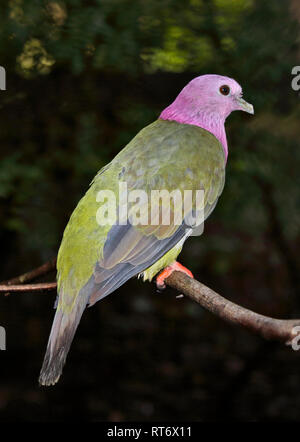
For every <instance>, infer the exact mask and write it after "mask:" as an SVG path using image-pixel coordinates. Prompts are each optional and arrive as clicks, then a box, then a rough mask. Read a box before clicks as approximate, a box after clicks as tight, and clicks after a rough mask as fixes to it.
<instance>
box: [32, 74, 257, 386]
mask: <svg viewBox="0 0 300 442" xmlns="http://www.w3.org/2000/svg"><path fill="white" fill-rule="evenodd" d="M238 110H241V111H245V112H248V113H250V114H253V113H254V110H253V106H252V105H251V104H250V103H248V102H247V101H245V100H244V99H243V92H242V87H241V86H240V85H239V83H238V82H237V81H235V80H234V79H233V78H230V77H227V76H222V75H218V74H205V75H200V76H198V77H196V78H194V79H192V80H191V81H190V82H189V83H188V84H187V85H186V86H185V87H184V88H183V89H182V90H181V91H180V92H179V94H178V95H177V97H176V98H175V100H174V101H173V102H172V103H171V104H170V105H169V106H168V107H166V108H165V109H164V110H163V111H162V112H161V114H160V115H159V117H158V118H157V120H155V121H154V122H152V123H151V124H149V125H148V126H146V127H144V128H143V129H142V130H141V131H140V132H138V133H137V135H136V136H135V137H134V138H133V139H132V140H131V141H130V142H129V143H128V144H127V145H126V146H125V147H124V148H123V150H121V151H120V152H119V153H118V154H117V155H116V156H115V158H114V159H113V160H112V161H111V162H110V163H108V164H107V165H106V166H104V167H103V168H102V169H101V170H100V171H99V172H98V173H97V174H96V176H95V177H94V179H93V181H92V182H91V184H90V186H89V188H88V190H87V192H86V193H85V195H84V196H83V197H82V198H81V200H80V201H79V203H78V205H77V206H76V208H75V210H74V211H73V213H72V215H71V217H70V219H69V222H68V224H67V226H66V228H65V231H64V234H63V238H62V241H61V245H60V248H59V252H58V258H57V287H58V290H57V292H58V296H57V300H56V304H55V307H56V311H55V316H54V320H53V324H52V328H51V332H50V336H49V340H48V345H47V349H46V354H45V357H44V361H43V365H42V368H41V372H40V376H39V384H40V385H54V384H56V382H57V381H58V379H59V378H60V376H61V374H62V370H63V367H64V365H65V362H66V357H67V354H68V352H69V349H70V346H71V343H72V341H73V338H74V335H75V332H76V329H77V327H78V324H79V322H80V319H81V317H82V314H83V312H84V311H85V309H86V307H90V306H92V305H94V304H95V303H96V302H97V301H99V300H101V299H103V298H104V297H105V296H107V295H109V294H110V293H112V292H114V291H115V290H117V289H118V288H119V287H120V286H121V285H123V284H124V283H125V282H126V281H127V280H128V279H130V278H132V277H135V276H142V277H143V279H144V281H146V280H149V281H151V280H152V279H153V278H154V277H155V275H158V276H157V278H156V284H157V287H158V288H160V289H162V288H164V287H165V283H164V281H165V279H166V278H167V277H168V276H169V275H170V274H171V273H172V272H173V271H174V270H177V271H182V272H184V273H186V274H188V275H189V276H191V277H193V275H192V273H191V272H190V271H189V270H188V269H187V268H185V267H184V266H183V265H182V264H180V263H179V262H178V261H177V260H176V259H177V256H178V255H179V253H180V252H181V250H182V247H183V244H184V242H185V241H186V240H187V238H188V237H190V236H192V235H193V232H194V231H195V229H196V228H197V227H195V226H196V223H195V222H194V224H193V222H192V221H191V222H189V216H186V217H185V218H184V219H182V221H181V223H175V221H174V216H173V218H172V217H171V218H172V219H171V221H170V222H169V224H168V223H166V224H165V223H162V219H161V215H162V213H163V210H164V206H163V204H161V205H160V206H157V207H156V208H155V210H156V215H158V222H157V223H156V224H154V225H152V224H151V223H150V222H148V223H146V224H144V225H142V224H138V223H133V222H132V218H130V216H129V215H128V213H129V212H128V213H127V214H126V212H124V213H125V215H124V213H123V212H122V214H123V215H124V216H123V215H122V216H123V218H124V217H125V218H126V216H127V218H126V219H125V222H124V219H122V220H120V214H115V217H114V216H112V219H111V222H110V223H106V224H105V223H103V222H102V223H101V222H99V219H98V218H99V217H97V213H98V215H99V212H98V211H99V198H98V195H99V192H100V193H101V191H102V190H105V191H108V192H112V193H113V194H114V195H117V198H116V207H117V208H120V206H121V203H120V200H121V195H120V193H118V191H119V188H120V183H122V185H124V184H125V183H126V186H127V192H129V191H130V192H134V191H136V190H142V191H144V192H146V194H147V195H149V194H150V192H151V191H154V190H162V189H166V190H168V191H170V192H171V191H172V190H173V189H179V191H180V192H183V191H184V190H185V189H191V190H197V189H201V190H202V191H203V195H204V197H203V220H204V221H205V220H206V219H207V217H208V216H209V215H210V214H211V212H212V211H213V209H214V208H215V206H216V204H217V201H218V199H219V196H220V195H221V193H222V191H223V187H224V183H225V169H226V164H227V158H228V145H227V138H226V132H225V120H226V118H227V117H228V116H229V115H230V113H231V112H233V111H238ZM100 200H101V198H100ZM145 207H146V213H148V212H147V211H148V209H149V201H148V202H145V204H144V208H145ZM171 210H173V212H174V210H175V209H174V205H173V209H172V208H171ZM112 213H115V212H114V209H113V212H112ZM118 213H120V212H118ZM189 214H195V200H192V203H191V204H190V206H189ZM173 215H174V213H173ZM118 217H119V218H118ZM193 219H194V218H193ZM121 221H122V222H121Z"/></svg>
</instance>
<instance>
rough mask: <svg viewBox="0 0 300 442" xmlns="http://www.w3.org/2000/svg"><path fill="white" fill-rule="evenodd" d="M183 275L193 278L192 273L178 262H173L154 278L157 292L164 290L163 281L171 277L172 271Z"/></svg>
mask: <svg viewBox="0 0 300 442" xmlns="http://www.w3.org/2000/svg"><path fill="white" fill-rule="evenodd" d="M175 270H176V271H177V272H182V273H185V274H186V275H188V276H190V277H191V278H194V276H193V274H192V272H191V271H190V270H189V269H187V268H186V267H184V266H183V265H182V264H180V263H179V262H178V261H174V262H173V263H172V264H170V265H169V266H168V267H166V268H165V269H164V270H163V271H162V272H161V273H160V274H159V275H158V276H157V278H156V287H157V288H158V290H162V289H165V288H166V284H165V279H167V277H168V276H170V275H171V273H173V272H174V271H175Z"/></svg>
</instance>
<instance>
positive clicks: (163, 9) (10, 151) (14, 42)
mask: <svg viewBox="0 0 300 442" xmlns="http://www.w3.org/2000/svg"><path fill="white" fill-rule="evenodd" d="M299 21H300V8H299V5H298V2H297V1H296V0H295V1H294V2H288V1H282V0H271V1H267V2H266V1H258V0H257V1H255V0H226V1H225V0H189V1H183V0H160V1H157V0H147V1H145V0H94V1H83V0H66V1H59V0H53V1H37V0H26V1H25V0H10V1H2V2H1V5H0V64H1V65H2V66H4V67H5V69H6V73H7V90H6V91H1V92H0V95H1V96H0V222H1V232H0V245H1V266H0V267H1V280H5V279H7V278H9V277H13V276H16V275H18V274H20V273H23V272H25V271H27V270H30V269H32V268H34V267H36V266H38V265H40V264H42V263H43V262H45V261H47V260H48V259H50V258H52V257H54V256H55V255H56V253H57V249H58V247H59V243H60V240H61V236H62V232H63V229H64V227H65V225H66V223H67V221H68V218H69V216H70V214H71V212H72V210H73V209H74V207H75V205H76V203H77V201H78V200H79V198H80V197H81V196H82V195H83V193H84V192H85V190H86V189H87V186H88V184H89V182H90V181H91V179H92V178H93V176H94V175H95V173H96V172H97V171H98V170H99V169H100V168H101V167H102V166H103V165H104V164H105V163H106V162H108V161H109V160H110V159H112V158H113V156H114V155H115V154H116V153H117V152H118V151H119V150H120V149H121V148H122V147H124V145H125V144H126V143H127V142H128V141H130V139H131V138H132V137H133V136H134V135H135V134H136V133H137V131H139V130H140V129H141V128H143V127H144V126H145V125H147V124H149V123H150V122H152V121H153V120H154V119H155V118H157V116H158V115H159V112H160V111H161V110H162V109H163V108H164V107H165V106H167V105H168V104H169V103H170V102H171V101H172V100H173V99H174V98H175V96H176V95H177V94H178V92H179V91H180V90H181V88H182V87H183V86H184V85H185V84H186V83H187V82H188V81H189V80H191V79H192V78H193V77H195V76H198V75H201V74H204V73H218V74H223V75H228V76H231V77H234V78H235V79H236V80H237V81H238V82H239V83H240V84H241V85H242V86H243V89H244V97H245V98H246V99H247V101H249V102H251V103H253V105H254V107H255V116H254V117H252V116H250V115H247V114H243V113H241V112H239V113H237V112H236V113H234V114H233V115H231V116H230V118H229V119H228V121H227V135H228V143H229V160H228V167H227V182H226V186H225V189H224V192H223V195H222V197H221V198H220V201H219V203H218V206H217V208H216V209H215V211H214V213H213V214H212V216H211V217H210V218H209V220H208V221H207V222H206V225H205V233H204V235H203V236H202V237H200V238H197V237H193V238H191V239H190V240H189V241H188V242H187V244H186V245H185V248H184V252H183V253H182V255H181V262H182V263H184V264H185V265H187V266H188V267H190V268H191V270H192V271H193V272H194V274H195V276H196V277H197V279H199V280H200V281H202V282H203V283H205V284H207V285H208V286H210V287H212V288H213V289H215V290H216V291H218V292H219V293H221V294H222V295H223V296H225V297H227V298H229V299H231V300H233V301H234V302H237V303H239V304H242V305H243V306H246V307H248V308H251V309H253V310H255V311H257V312H260V313H263V314H267V315H272V316H275V317H280V318H287V317H289V318H293V317H299V316H300V296H299V285H300V282H299V246H300V236H299V225H300V218H299V202H300V190H299V182H300V177H299V164H300V137H299V132H300V129H299V116H300V107H299V96H298V92H297V91H294V90H293V89H292V87H291V80H292V76H291V70H292V67H293V66H295V65H299V64H300V62H299V61H300V60H299V55H300V48H299V35H300V33H299ZM54 278H55V275H54V274H53V275H48V277H47V278H46V280H49V281H50V280H54ZM175 295H176V293H175V292H174V291H172V290H169V289H168V290H166V291H165V292H164V293H163V294H158V293H156V291H155V286H154V285H153V284H149V283H146V284H143V283H142V282H141V281H140V280H136V279H134V280H131V281H129V282H128V283H126V284H125V286H123V287H121V288H120V289H119V290H117V292H116V293H114V294H113V295H112V296H109V297H108V298H106V299H105V300H103V301H102V302H100V303H98V304H96V305H95V306H94V307H93V308H91V309H89V310H88V311H87V312H86V313H85V314H84V316H83V319H82V321H81V324H80V327H79V329H78V333H77V335H76V338H75V340H74V343H73V345H72V348H71V352H70V354H69V357H68V360H67V364H66V367H65V370H64V373H63V376H62V378H61V380H60V381H59V383H58V384H57V385H56V386H55V387H52V388H41V387H38V383H37V378H38V374H39V370H40V367H41V363H42V359H43V356H44V351H45V348H46V343H47V339H48V335H49V331H50V326H51V323H52V318H53V314H54V312H53V303H54V299H55V293H53V292H52V293H39V294H34V293H26V294H15V295H11V296H9V297H4V296H3V295H1V296H0V325H1V326H4V327H5V328H6V332H7V350H6V351H1V352H0V420H1V421H37V420H38V421H40V420H42V421H49V420H75V419H76V420H78V421H79V420H87V421H92V420H110V421H118V420H122V421H123V420H124V421H130V420H136V421H151V420H176V421H180V420H181V421H184V420H185V421H187V420H200V421H201V420H202V421H207V420H259V421H262V420H268V421H279V420H288V421H293V420H299V418H300V354H299V353H297V352H294V351H293V350H291V349H290V348H286V347H284V346H283V345H281V344H277V343H275V344H272V343H269V342H265V341H263V339H261V338H259V337H256V336H253V335H251V334H249V333H248V332H246V331H244V330H242V329H240V328H237V327H232V326H230V325H228V324H226V323H224V322H222V320H220V319H218V318H216V317H214V316H213V315H212V314H210V313H208V312H206V311H204V310H203V309H202V308H201V307H200V306H199V305H197V304H195V303H193V302H192V301H191V300H189V299H181V300H177V299H176V298H175Z"/></svg>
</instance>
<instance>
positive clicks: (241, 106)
mask: <svg viewBox="0 0 300 442" xmlns="http://www.w3.org/2000/svg"><path fill="white" fill-rule="evenodd" d="M236 102H237V105H238V110H242V111H245V112H248V114H252V115H253V114H254V108H253V106H252V104H250V103H247V101H245V100H244V99H243V98H241V97H238V98H237V99H236Z"/></svg>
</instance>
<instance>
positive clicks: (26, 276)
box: [0, 258, 56, 286]
mask: <svg viewBox="0 0 300 442" xmlns="http://www.w3.org/2000/svg"><path fill="white" fill-rule="evenodd" d="M55 267H56V258H53V259H51V260H50V261H48V262H46V263H45V264H43V265H41V266H40V267H37V268H36V269H34V270H31V271H30V272H27V273H23V274H22V275H19V276H16V277H15V278H12V279H8V280H7V281H3V282H1V283H0V286H1V285H15V284H24V282H29V281H33V280H34V279H36V278H38V277H40V276H42V275H46V273H49V272H51V271H52V270H55Z"/></svg>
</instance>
